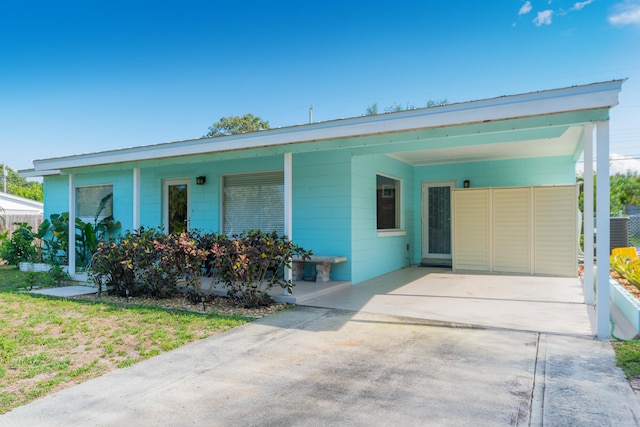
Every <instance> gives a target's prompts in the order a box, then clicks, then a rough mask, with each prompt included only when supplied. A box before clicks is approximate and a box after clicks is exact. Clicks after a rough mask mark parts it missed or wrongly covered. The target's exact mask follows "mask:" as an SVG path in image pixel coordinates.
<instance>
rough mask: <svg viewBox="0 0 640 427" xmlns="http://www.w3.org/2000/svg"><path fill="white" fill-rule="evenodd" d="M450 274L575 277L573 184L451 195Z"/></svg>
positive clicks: (461, 192) (486, 190) (575, 195)
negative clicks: (516, 274)
mask: <svg viewBox="0 0 640 427" xmlns="http://www.w3.org/2000/svg"><path fill="white" fill-rule="evenodd" d="M453 200H454V211H453V230H454V238H453V244H454V246H453V268H454V270H463V271H464V270H467V271H486V272H495V273H522V274H537V275H549V276H569V277H576V275H577V267H578V223H577V221H578V216H577V209H578V204H577V203H578V194H577V188H576V186H575V185H567V186H554V187H509V188H490V189H472V190H468V189H456V190H454V191H453Z"/></svg>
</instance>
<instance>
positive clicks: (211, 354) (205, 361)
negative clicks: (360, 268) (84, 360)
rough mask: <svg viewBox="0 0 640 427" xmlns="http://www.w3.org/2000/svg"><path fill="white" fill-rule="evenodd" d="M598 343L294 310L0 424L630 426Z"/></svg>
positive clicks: (605, 348)
mask: <svg viewBox="0 0 640 427" xmlns="http://www.w3.org/2000/svg"><path fill="white" fill-rule="evenodd" d="M639 419H640V405H639V404H638V400H637V398H636V397H635V395H634V392H633V391H632V390H631V388H630V387H629V385H628V383H627V382H626V381H625V379H624V378H623V376H622V373H621V371H620V370H618V369H617V368H615V367H614V364H613V352H612V349H611V346H610V344H609V343H608V342H601V341H596V340H593V339H590V338H584V337H576V336H566V335H556V334H541V333H537V332H526V331H512V330H504V329H480V328H463V327H460V328H455V327H450V326H445V325H443V324H439V323H438V322H430V321H427V320H421V319H416V318H406V317H400V316H390V315H384V314H372V313H365V312H354V311H345V310H339V309H329V308H317V307H296V308H294V309H292V310H288V311H286V312H283V313H279V314H277V315H274V316H271V317H268V318H264V319H261V320H258V321H256V322H253V323H251V324H247V325H244V326H242V327H240V328H236V329H234V330H231V331H228V332H226V333H223V334H220V335H217V336H214V337H211V338H208V339H206V340H202V341H200V342H197V343H194V344H191V345H188V346H185V347H182V348H180V349H178V350H175V351H172V352H169V353H165V354H163V355H160V356H158V357H155V358H153V359H150V360H147V361H144V362H142V363H139V364H137V365H135V366H132V367H130V368H126V369H122V370H118V371H115V372H112V373H110V374H107V375H104V376H102V377H100V378H97V379H95V380H92V381H88V382H85V383H83V384H81V385H78V386H76V387H73V388H71V389H67V390H64V391H61V392H59V393H57V394H55V395H51V396H48V397H45V398H43V399H41V400H39V401H36V402H34V403H32V404H30V405H26V406H23V407H20V408H17V409H15V410H14V411H12V412H10V413H8V414H5V415H2V416H0V425H2V426H94V425H100V426H123V425H127V426H158V425H162V426H185V425H206V426H327V425H341V426H414V425H416V426H424V425H451V426H492V425H496V426H504V425H558V426H569V425H598V426H601V425H614V426H632V425H638V422H639Z"/></svg>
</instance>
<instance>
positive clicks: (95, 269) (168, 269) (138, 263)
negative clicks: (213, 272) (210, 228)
mask: <svg viewBox="0 0 640 427" xmlns="http://www.w3.org/2000/svg"><path fill="white" fill-rule="evenodd" d="M205 258H206V252H205V251H203V250H202V249H200V248H199V247H198V245H197V241H196V239H195V238H194V237H193V236H192V235H191V234H190V233H186V232H185V233H181V234H178V235H166V234H164V233H163V232H162V231H161V230H159V229H148V230H145V229H144V228H140V229H138V230H136V231H134V232H133V233H131V232H127V233H125V234H124V235H123V236H121V237H120V238H119V239H117V241H109V242H101V243H100V244H99V245H98V247H97V249H96V253H95V254H94V256H93V258H92V261H91V267H90V270H89V271H90V274H91V276H92V278H93V280H94V281H95V282H96V283H97V284H98V285H99V286H107V289H109V291H110V292H112V293H114V294H115V295H119V296H127V295H129V296H139V295H149V296H153V297H158V298H161V297H168V296H171V295H173V294H175V293H176V291H177V284H178V281H179V280H181V279H182V278H183V277H185V275H187V274H188V275H189V277H190V278H191V282H190V283H192V284H193V285H194V288H196V289H197V290H198V291H199V290H200V287H199V282H198V278H199V274H200V269H201V266H202V264H203V262H204V260H205Z"/></svg>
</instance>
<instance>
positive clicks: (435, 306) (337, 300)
mask: <svg viewBox="0 0 640 427" xmlns="http://www.w3.org/2000/svg"><path fill="white" fill-rule="evenodd" d="M583 295H584V294H583V289H582V284H581V281H580V279H578V278H573V277H541V276H529V275H518V276H514V275H498V274H481V273H473V274H468V273H456V272H452V271H451V269H448V268H434V267H419V266H411V267H407V268H404V269H401V270H398V271H394V272H392V273H389V274H385V275H383V276H380V277H377V278H375V279H372V280H369V281H366V282H363V283H360V284H358V285H355V286H347V287H344V286H343V287H340V288H338V289H336V290H334V291H333V292H330V293H326V294H324V295H320V296H317V297H315V298H312V299H308V300H307V299H305V298H304V296H303V295H300V297H301V302H299V303H300V304H302V305H307V306H313V307H324V308H336V309H343V310H350V311H359V312H368V313H375V314H384V315H391V316H399V317H406V318H415V319H420V320H431V321H438V322H446V323H452V324H454V325H456V324H457V325H461V326H479V327H488V328H498V329H511V330H519V331H534V332H541V333H550V334H562V335H572V336H583V337H584V336H588V337H593V336H594V335H595V332H596V330H595V324H594V321H595V318H594V316H593V314H594V313H593V307H592V306H591V305H588V304H586V303H585V300H584V296H583Z"/></svg>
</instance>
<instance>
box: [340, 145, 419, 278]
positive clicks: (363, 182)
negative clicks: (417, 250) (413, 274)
mask: <svg viewBox="0 0 640 427" xmlns="http://www.w3.org/2000/svg"><path fill="white" fill-rule="evenodd" d="M377 174H383V175H388V176H391V177H393V178H396V179H399V180H400V181H401V190H400V191H401V211H402V212H401V215H402V230H401V232H400V233H386V232H381V233H378V230H377V221H376V175H377ZM413 174H414V171H413V168H412V167H411V166H409V165H407V164H405V163H402V162H399V161H397V160H394V159H392V158H390V157H387V156H385V155H380V154H373V155H361V156H354V157H353V161H352V182H351V193H352V208H351V212H352V221H353V224H352V227H351V229H352V233H353V237H352V242H353V243H352V245H353V250H352V255H351V256H352V259H353V261H352V263H353V264H352V270H353V271H352V276H351V281H352V282H353V283H354V284H356V283H359V282H362V281H364V280H367V279H370V278H372V277H375V276H379V275H381V274H384V273H387V272H389V271H393V270H397V269H399V268H402V267H405V266H407V265H409V264H410V263H411V257H410V250H409V251H408V250H407V245H409V249H411V247H413V246H414V227H415V225H414V224H415V216H416V214H417V216H418V217H419V216H420V214H419V212H418V213H416V212H415V208H414V206H415V201H414V200H415V196H414V193H415V190H414V189H415V183H414V176H413Z"/></svg>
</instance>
